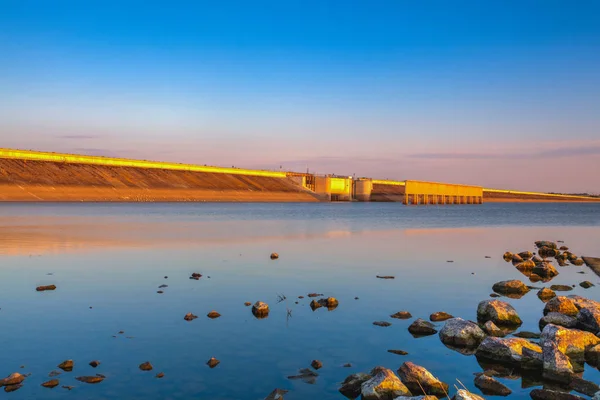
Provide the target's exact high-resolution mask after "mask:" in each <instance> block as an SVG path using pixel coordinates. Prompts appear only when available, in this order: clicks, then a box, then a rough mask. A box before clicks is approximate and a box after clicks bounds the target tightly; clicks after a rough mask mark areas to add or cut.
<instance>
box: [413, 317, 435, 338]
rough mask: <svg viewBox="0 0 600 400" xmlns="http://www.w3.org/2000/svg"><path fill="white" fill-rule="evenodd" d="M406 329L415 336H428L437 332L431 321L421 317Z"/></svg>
mask: <svg viewBox="0 0 600 400" xmlns="http://www.w3.org/2000/svg"><path fill="white" fill-rule="evenodd" d="M408 331H409V332H410V333H412V334H413V335H415V336H428V335H433V334H435V333H437V329H435V326H434V325H433V324H432V323H431V322H428V321H425V320H424V319H421V318H419V319H417V320H415V322H413V323H412V324H410V326H409V327H408Z"/></svg>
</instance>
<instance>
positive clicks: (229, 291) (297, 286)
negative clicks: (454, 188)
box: [0, 203, 600, 400]
mask: <svg viewBox="0 0 600 400" xmlns="http://www.w3.org/2000/svg"><path fill="white" fill-rule="evenodd" d="M599 226H600V204H575V203H574V204H484V205H482V206H451V207H450V206H446V207H435V206H432V207H405V206H402V205H399V204H391V203H379V204H376V203H346V204H344V203H339V204H335V203H331V204H3V205H1V206H0V263H1V266H2V267H1V268H0V321H1V323H2V329H1V330H0V343H1V344H2V351H1V353H0V354H1V356H0V357H1V358H0V359H1V361H2V362H0V368H1V370H0V375H8V374H10V373H11V372H14V371H19V372H21V373H31V374H32V375H31V376H30V377H29V378H28V379H27V380H26V382H25V386H24V387H23V388H21V389H20V390H19V391H17V392H14V393H11V394H7V395H6V396H7V397H9V396H10V397H13V398H18V399H38V398H48V399H54V398H76V399H123V398H127V399H192V398H210V399H263V398H264V397H266V396H267V394H269V393H270V392H271V391H272V390H273V389H274V388H276V387H279V388H282V389H288V390H290V392H289V394H288V395H287V396H286V399H291V400H294V399H307V398H318V399H343V396H342V395H341V394H339V393H338V388H339V382H341V381H342V380H343V379H344V378H345V377H346V376H347V375H349V374H351V373H354V372H360V371H368V370H370V369H371V368H372V367H374V366H377V365H383V366H385V367H388V368H391V369H393V370H396V369H398V367H399V366H400V365H401V364H402V362H404V361H412V362H414V363H416V364H419V365H422V366H424V367H426V368H428V369H429V370H430V371H431V372H432V373H433V374H434V375H436V376H437V377H438V378H440V379H442V380H443V381H445V382H447V383H449V384H450V385H451V387H452V386H453V385H454V384H456V385H458V382H457V381H456V379H459V380H460V381H461V382H462V383H463V384H464V385H465V386H466V387H467V388H469V389H470V390H472V391H474V392H475V393H480V392H479V390H478V389H476V388H475V387H474V385H473V378H474V376H473V373H474V372H479V371H481V367H480V366H479V364H478V363H477V360H476V359H475V357H473V356H463V355H461V354H459V353H457V352H454V351H452V350H449V349H447V348H446V347H445V346H443V345H442V343H441V342H440V340H439V338H438V336H437V335H434V336H429V337H424V338H418V339H415V338H413V337H412V336H411V335H410V334H409V333H408V331H407V327H408V326H409V325H410V323H411V321H412V320H407V321H401V320H396V319H391V318H389V315H390V314H393V313H395V312H397V311H401V310H408V311H410V312H411V313H412V314H413V316H414V317H415V318H418V317H421V318H424V319H428V316H429V314H431V313H433V312H436V311H446V312H449V313H451V314H453V315H455V316H460V317H463V318H465V319H471V320H473V319H475V317H476V308H477V304H478V302H479V301H481V300H485V299H488V298H489V294H490V293H491V286H492V285H493V283H495V282H497V281H500V280H507V279H521V280H523V281H524V282H528V280H527V278H526V277H524V276H523V275H521V274H520V273H519V271H517V270H516V269H515V268H514V267H513V266H512V265H511V264H510V263H505V262H504V261H503V260H502V257H501V256H502V254H503V253H504V251H506V250H510V251H522V250H534V248H533V242H534V241H535V240H540V239H543V240H564V241H565V244H566V245H567V246H569V247H570V249H571V251H573V252H574V253H576V254H579V255H589V256H600V247H598V244H599V243H600V228H599ZM274 251H275V252H278V253H279V254H280V259H279V260H277V261H271V260H270V259H269V254H271V252H274ZM485 256H491V257H492V258H489V259H488V258H485ZM448 260H453V261H454V262H453V263H448V262H447V261H448ZM577 271H585V272H586V274H585V275H580V274H578V273H577ZM192 272H200V273H202V274H203V275H204V276H203V277H202V278H201V279H200V280H199V281H195V280H190V279H188V277H189V275H190V274H191V273H192ZM559 272H560V275H559V276H558V277H556V278H555V279H554V280H553V281H552V284H555V283H556V284H577V283H579V282H580V281H582V280H590V281H592V282H593V283H595V284H597V285H600V278H598V277H597V276H595V275H594V274H593V273H592V272H591V271H590V270H589V269H588V268H587V267H585V266H584V267H575V266H569V267H566V268H559ZM48 274H52V275H48ZM376 275H394V276H395V277H396V279H394V280H381V279H377V278H376V277H375V276H376ZM164 276H168V279H165V278H164ZM208 276H210V278H208ZM44 284H56V285H57V286H58V289H57V290H56V291H54V292H36V291H35V290H34V289H35V287H36V286H38V285H44ZM162 284H167V285H168V287H167V288H165V289H163V290H164V293H163V294H158V293H157V290H159V289H158V286H159V285H162ZM536 285H537V286H543V284H541V283H538V284H536ZM546 286H549V284H546ZM598 287H599V286H596V287H594V288H591V289H587V290H585V289H582V288H580V287H579V286H577V287H576V288H574V290H573V291H572V292H570V293H571V294H580V295H583V296H586V297H588V298H591V299H594V300H600V296H599V290H600V289H598ZM311 292H318V293H323V294H324V295H326V296H334V297H336V298H337V299H339V302H340V305H339V307H338V308H337V309H335V310H334V311H327V310H326V309H324V308H321V309H318V310H316V311H314V312H313V311H312V310H311V309H310V307H309V303H310V299H308V298H307V297H305V298H304V299H298V296H301V295H302V296H306V295H307V294H308V293H311ZM278 296H286V300H284V301H281V302H279V303H278ZM355 297H358V298H359V299H358V300H355ZM257 300H262V301H265V302H267V303H268V304H269V305H270V308H271V313H270V315H269V317H268V318H266V319H262V320H258V319H255V318H254V317H253V316H252V314H251V311H250V308H249V307H245V306H244V302H247V301H248V302H252V303H254V302H255V301H257ZM296 301H297V302H298V304H296V303H295V302H296ZM507 301H508V302H510V303H511V304H513V305H514V307H515V308H516V309H517V311H518V312H519V314H520V315H521V318H522V319H523V320H524V321H525V323H524V325H523V327H522V330H531V331H537V330H538V328H537V323H538V320H539V318H540V317H541V315H542V310H543V307H544V304H543V303H542V302H541V301H540V300H539V299H538V298H537V296H536V291H532V292H530V293H528V294H527V295H525V296H524V297H523V298H521V299H518V300H516V299H507ZM90 307H92V308H90ZM211 310H216V311H218V312H219V313H220V314H221V315H222V316H221V317H220V318H218V319H215V320H210V319H209V318H207V317H206V314H207V313H208V312H209V311H211ZM288 311H289V312H290V313H291V314H290V315H288ZM188 312H192V313H194V314H196V315H198V316H199V318H198V319H196V320H194V321H190V322H187V321H184V320H183V316H184V315H185V314H186V313H188ZM380 320H385V321H389V322H391V323H392V326H390V327H387V328H383V327H377V326H374V325H372V322H374V321H380ZM436 325H438V326H439V327H440V328H441V327H442V326H443V323H437V324H436ZM119 331H124V332H125V333H124V334H118V332H119ZM388 349H400V350H405V351H408V352H409V355H407V356H398V355H394V354H391V353H388V352H387V350H388ZM210 357H216V358H217V359H219V360H220V361H221V363H220V364H219V366H218V367H216V368H214V369H210V368H209V367H208V366H206V364H205V363H206V361H207V360H208V359H209V358H210ZM65 359H73V360H74V361H75V369H74V371H73V372H71V373H63V374H61V375H60V376H59V377H58V379H59V380H60V383H61V385H73V386H76V387H75V388H74V389H73V390H72V391H67V390H65V389H62V388H60V387H57V388H55V389H52V390H50V389H46V388H42V387H40V386H39V384H41V383H42V382H44V381H46V380H49V379H50V378H48V373H49V372H50V371H52V370H55V369H57V368H56V366H57V365H58V364H59V363H60V362H62V361H63V360H65ZM313 359H319V360H321V361H322V362H323V365H324V367H323V368H322V369H320V370H319V371H318V373H319V376H318V378H317V379H316V381H315V383H314V384H308V383H305V382H303V381H302V380H289V379H288V378H287V377H288V376H290V375H294V374H296V373H297V371H298V370H299V369H300V368H306V367H309V366H310V362H311V361H312V360H313ZM92 360H100V361H101V365H100V366H99V367H98V368H96V369H93V368H92V367H90V366H89V365H88V363H89V362H90V361H92ZM144 361H150V362H151V363H152V364H153V366H154V370H153V371H151V372H142V371H140V370H139V369H138V365H139V364H140V363H142V362H144ZM346 363H351V364H352V367H351V368H344V367H343V365H344V364H346ZM22 365H24V366H25V368H23V369H21V368H20V366H22ZM158 372H164V374H165V377H164V378H163V379H156V378H155V377H154V375H155V374H156V373H158ZM95 373H101V374H104V375H106V377H107V378H106V380H104V381H103V382H102V383H100V384H97V385H86V384H83V383H80V382H77V381H76V380H75V379H74V378H75V376H81V375H94V374H95ZM584 377H585V378H586V379H588V380H592V381H595V382H600V373H599V372H598V371H597V370H594V369H592V368H591V367H589V366H586V371H585V373H584ZM501 381H502V382H503V383H504V384H506V385H507V386H509V387H510V388H511V389H512V390H513V395H512V396H511V397H512V398H529V391H530V390H531V388H521V386H522V384H527V382H524V381H521V380H520V379H502V378H501ZM453 391H454V390H453V389H452V390H451V394H452V392H453Z"/></svg>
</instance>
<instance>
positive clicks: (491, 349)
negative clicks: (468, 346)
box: [475, 336, 542, 365]
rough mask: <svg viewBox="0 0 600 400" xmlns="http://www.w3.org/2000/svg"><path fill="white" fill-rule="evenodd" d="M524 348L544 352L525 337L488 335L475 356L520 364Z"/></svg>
mask: <svg viewBox="0 0 600 400" xmlns="http://www.w3.org/2000/svg"><path fill="white" fill-rule="evenodd" d="M523 348H528V349H530V350H532V351H535V352H537V353H540V354H541V353H542V349H541V347H540V346H538V345H537V344H534V343H531V342H530V341H528V340H525V339H521V338H497V337H492V336H488V337H487V338H485V339H484V340H483V341H482V342H481V344H480V345H479V347H478V348H477V352H476V353H475V356H476V357H477V358H478V359H483V360H489V361H495V362H498V363H501V364H517V365H518V364H521V361H522V354H523Z"/></svg>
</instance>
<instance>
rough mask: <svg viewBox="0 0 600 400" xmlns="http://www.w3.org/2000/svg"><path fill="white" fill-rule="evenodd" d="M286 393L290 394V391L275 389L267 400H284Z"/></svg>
mask: <svg viewBox="0 0 600 400" xmlns="http://www.w3.org/2000/svg"><path fill="white" fill-rule="evenodd" d="M286 393H288V390H283V389H275V390H273V391H272V392H271V393H270V394H269V395H268V396H267V397H265V400H284V398H283V396H284V395H285V394H286Z"/></svg>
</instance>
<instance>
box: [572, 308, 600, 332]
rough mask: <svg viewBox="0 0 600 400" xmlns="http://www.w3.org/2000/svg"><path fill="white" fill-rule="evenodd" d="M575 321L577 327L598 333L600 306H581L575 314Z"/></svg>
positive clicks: (599, 328)
mask: <svg viewBox="0 0 600 400" xmlns="http://www.w3.org/2000/svg"><path fill="white" fill-rule="evenodd" d="M577 323H578V325H579V327H580V328H581V329H583V330H585V331H588V332H593V333H596V334H597V333H599V332H600V308H599V307H589V308H582V309H581V310H579V313H578V314H577Z"/></svg>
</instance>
